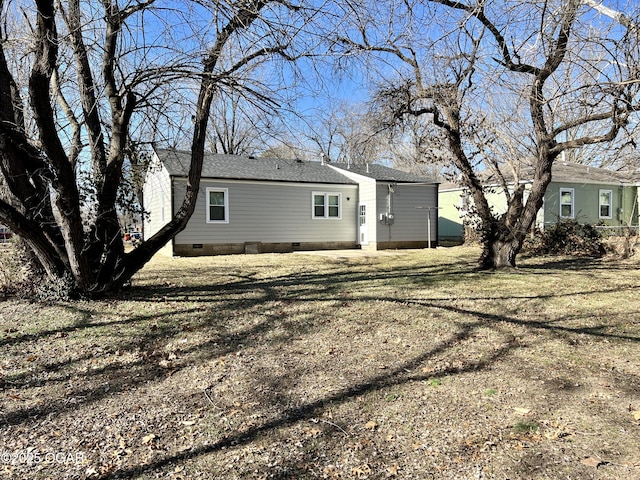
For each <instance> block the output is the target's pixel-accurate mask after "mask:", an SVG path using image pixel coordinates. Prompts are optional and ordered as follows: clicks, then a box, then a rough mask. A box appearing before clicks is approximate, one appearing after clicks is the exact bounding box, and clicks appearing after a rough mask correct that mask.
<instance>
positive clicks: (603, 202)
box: [598, 190, 613, 218]
mask: <svg viewBox="0 0 640 480" xmlns="http://www.w3.org/2000/svg"><path fill="white" fill-rule="evenodd" d="M612 198H613V192H612V191H611V190H600V200H599V202H598V204H599V207H600V218H611V199H612Z"/></svg>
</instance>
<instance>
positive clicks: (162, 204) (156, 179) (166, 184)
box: [143, 155, 171, 239]
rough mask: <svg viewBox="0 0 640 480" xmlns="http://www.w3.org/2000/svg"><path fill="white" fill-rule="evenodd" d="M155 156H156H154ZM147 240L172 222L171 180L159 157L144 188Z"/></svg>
mask: <svg viewBox="0 0 640 480" xmlns="http://www.w3.org/2000/svg"><path fill="white" fill-rule="evenodd" d="M154 156H155V155H154ZM143 203H144V209H145V211H146V212H147V213H148V214H149V215H145V216H144V236H145V239H146V238H149V237H151V236H152V235H154V234H155V233H156V232H157V231H158V230H160V229H161V228H162V227H163V226H164V225H165V224H166V223H168V222H169V221H170V220H171V179H170V177H169V172H168V171H167V169H166V168H165V167H164V166H162V165H161V164H160V162H159V161H158V159H157V157H156V158H154V160H153V161H152V162H151V165H150V166H149V170H148V172H147V176H146V178H145V183H144V188H143Z"/></svg>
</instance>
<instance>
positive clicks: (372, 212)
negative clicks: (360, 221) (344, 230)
mask: <svg viewBox="0 0 640 480" xmlns="http://www.w3.org/2000/svg"><path fill="white" fill-rule="evenodd" d="M332 168H333V167H332ZM334 170H336V171H338V172H340V173H341V174H342V175H344V176H345V177H348V178H350V179H351V180H353V181H356V182H358V184H359V190H358V205H362V204H366V205H367V225H368V230H367V233H368V242H369V243H375V242H376V241H377V240H376V238H377V229H376V223H377V218H378V211H377V208H376V181H375V180H374V179H373V178H369V177H365V176H364V175H359V174H357V173H354V172H350V171H349V170H343V169H339V168H334Z"/></svg>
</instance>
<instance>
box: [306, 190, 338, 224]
mask: <svg viewBox="0 0 640 480" xmlns="http://www.w3.org/2000/svg"><path fill="white" fill-rule="evenodd" d="M311 198H312V205H311V210H312V218H336V219H339V218H341V215H342V211H341V204H342V194H340V193H331V192H313V193H312V195H311Z"/></svg>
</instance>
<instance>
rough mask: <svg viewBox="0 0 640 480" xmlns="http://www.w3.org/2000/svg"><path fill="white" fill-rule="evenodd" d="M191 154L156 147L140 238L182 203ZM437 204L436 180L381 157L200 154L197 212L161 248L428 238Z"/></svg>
mask: <svg viewBox="0 0 640 480" xmlns="http://www.w3.org/2000/svg"><path fill="white" fill-rule="evenodd" d="M190 157H191V156H190V153H189V152H185V151H176V150H156V151H155V153H154V156H153V160H152V161H151V166H150V168H149V171H148V173H147V176H146V180H145V185H144V189H143V192H144V195H143V197H144V200H143V201H144V208H145V210H146V211H147V212H148V215H146V216H145V222H144V232H143V234H144V236H145V238H148V237H149V236H151V235H153V234H154V233H156V232H157V231H158V230H159V229H160V228H161V227H162V226H163V225H164V224H165V223H167V222H168V221H169V220H170V218H171V215H172V213H173V212H175V211H176V210H177V208H179V206H180V204H181V202H182V199H183V196H184V193H185V190H186V181H187V174H188V169H189V162H190ZM437 202H438V184H437V183H436V182H434V181H432V180H429V179H426V178H423V177H418V176H415V175H411V174H408V173H405V172H401V171H398V170H395V169H391V168H388V167H384V166H382V165H368V166H364V165H363V166H355V165H340V164H329V163H324V162H310V161H304V160H283V159H275V158H255V157H243V156H235V155H221V154H206V155H205V159H204V163H203V167H202V177H201V183H200V196H199V199H198V202H197V205H196V208H195V211H194V213H193V215H192V217H191V219H190V220H189V223H188V225H187V227H186V228H185V230H183V231H182V232H180V233H179V234H178V235H176V237H175V238H174V239H173V241H172V242H171V243H170V244H169V245H167V246H166V247H165V249H164V252H165V253H168V254H171V255H178V256H196V255H219V254H232V253H263V252H290V251H294V250H321V249H347V248H369V249H388V248H421V247H426V246H428V245H429V244H431V246H435V245H436V244H437V218H436V216H435V215H434V216H432V218H431V224H430V225H427V218H428V215H427V213H426V212H427V210H425V208H424V207H429V208H436V207H437ZM417 207H421V208H417ZM427 232H430V233H431V238H430V239H427ZM429 240H430V241H429Z"/></svg>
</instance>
